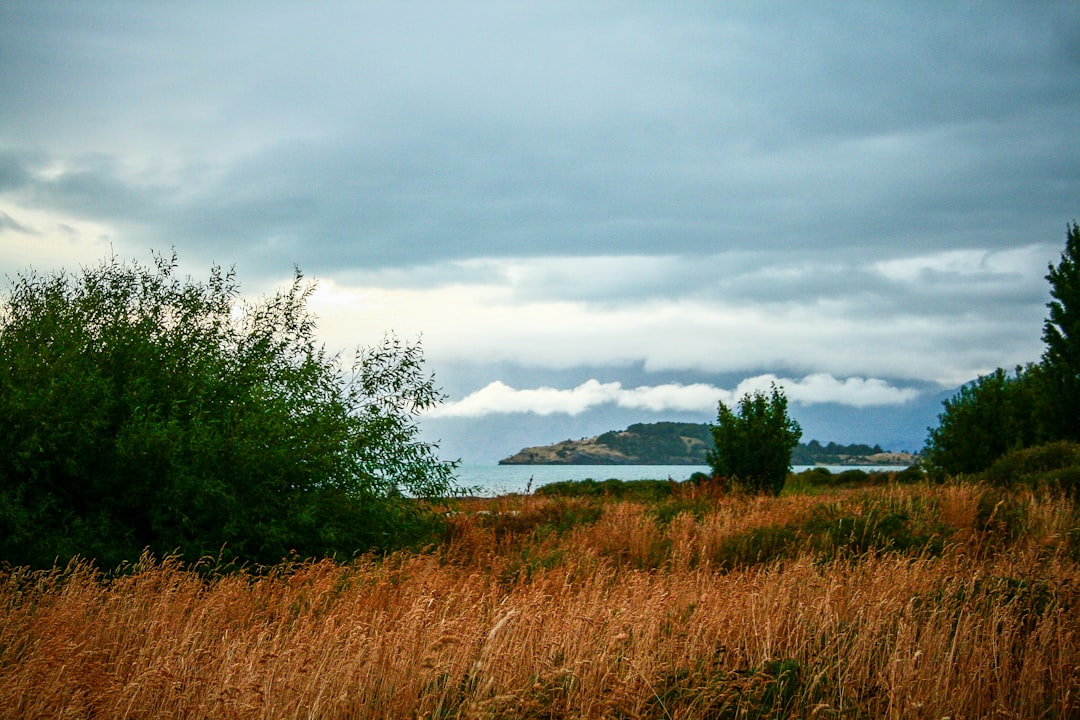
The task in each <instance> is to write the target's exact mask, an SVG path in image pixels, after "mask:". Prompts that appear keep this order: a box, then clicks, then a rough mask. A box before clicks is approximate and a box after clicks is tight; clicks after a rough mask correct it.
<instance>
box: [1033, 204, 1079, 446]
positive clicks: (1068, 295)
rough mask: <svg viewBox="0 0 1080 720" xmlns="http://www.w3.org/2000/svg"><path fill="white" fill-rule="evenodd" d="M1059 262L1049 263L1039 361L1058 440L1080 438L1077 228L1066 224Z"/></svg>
mask: <svg viewBox="0 0 1080 720" xmlns="http://www.w3.org/2000/svg"><path fill="white" fill-rule="evenodd" d="M1065 235H1066V237H1065V250H1064V251H1063V252H1062V253H1061V262H1060V263H1058V265H1057V266H1056V267H1055V266H1053V265H1050V266H1049V271H1050V272H1049V274H1048V275H1047V276H1046V279H1047V280H1048V281H1049V282H1050V296H1051V297H1052V298H1053V299H1052V300H1051V301H1050V302H1049V303H1047V308H1049V311H1050V312H1049V315H1048V316H1047V318H1046V323H1045V325H1044V326H1043V334H1042V337H1043V342H1044V343H1046V350H1045V351H1044V352H1043V356H1042V364H1043V367H1044V369H1045V373H1046V379H1047V383H1048V387H1049V389H1050V396H1049V397H1050V398H1051V399H1052V407H1051V412H1052V422H1053V426H1054V427H1055V428H1056V430H1057V433H1058V437H1059V438H1060V439H1065V440H1072V441H1074V442H1076V441H1080V227H1078V226H1077V224H1076V222H1075V221H1073V223H1072V225H1071V226H1067V229H1066V234H1065Z"/></svg>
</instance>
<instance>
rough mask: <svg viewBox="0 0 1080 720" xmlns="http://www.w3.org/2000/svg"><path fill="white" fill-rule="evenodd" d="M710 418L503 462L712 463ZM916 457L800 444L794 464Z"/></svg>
mask: <svg viewBox="0 0 1080 720" xmlns="http://www.w3.org/2000/svg"><path fill="white" fill-rule="evenodd" d="M710 427H711V426H710V425H708V424H706V423H680V422H658V423H635V424H634V425H631V426H630V427H628V428H626V429H625V430H618V431H616V430H612V431H609V432H606V433H603V434H602V435H597V436H596V437H592V438H584V439H581V440H564V441H562V442H559V443H555V444H553V445H541V446H537V447H527V448H524V449H522V450H521V451H519V452H517V453H515V454H514V455H511V456H510V457H508V458H504V459H502V460H500V461H499V464H500V465H707V464H708V462H707V460H706V455H707V453H708V452H709V450H711V449H712V448H713V439H712V434H711V432H710V430H709V428H710ZM914 460H915V458H914V456H911V455H908V454H906V453H890V452H888V451H884V450H882V449H881V447H880V446H878V445H875V446H872V447H871V446H869V445H837V444H836V443H832V442H830V443H828V444H827V445H822V444H821V443H819V442H818V441H817V440H811V441H810V442H809V443H808V444H800V445H799V446H798V447H796V448H795V451H794V452H793V453H792V458H791V461H792V464H793V465H815V464H817V465H909V464H911V463H912V462H914Z"/></svg>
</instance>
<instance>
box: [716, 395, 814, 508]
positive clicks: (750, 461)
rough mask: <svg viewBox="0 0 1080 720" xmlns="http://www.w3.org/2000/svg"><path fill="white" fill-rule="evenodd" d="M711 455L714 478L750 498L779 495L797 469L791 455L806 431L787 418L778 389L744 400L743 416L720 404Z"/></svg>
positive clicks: (785, 408) (739, 412) (745, 397)
mask: <svg viewBox="0 0 1080 720" xmlns="http://www.w3.org/2000/svg"><path fill="white" fill-rule="evenodd" d="M712 435H713V440H714V441H715V445H716V447H715V448H714V449H713V450H712V451H710V452H709V454H708V462H709V465H711V466H712V470H713V475H714V476H716V477H719V478H727V479H729V480H730V481H731V482H733V483H734V484H735V485H736V486H738V487H739V488H740V489H742V490H743V491H746V492H751V493H767V494H772V495H779V494H780V491H781V490H782V489H783V487H784V481H785V480H786V479H787V474H788V471H789V470H790V469H791V451H792V449H794V447H795V446H796V445H798V443H799V437H800V436H801V435H802V428H800V427H799V423H797V422H795V421H794V420H792V419H791V418H790V417H789V416H788V413H787V398H786V397H785V396H784V393H783V392H782V391H781V390H780V389H779V388H777V387H776V386H775V385H773V386H772V388H771V390H770V391H769V393H768V394H766V393H764V392H761V391H757V392H754V393H749V394H747V395H744V396H743V398H742V399H741V400H740V401H739V403H738V412H736V411H735V410H733V409H731V408H729V407H728V406H727V405H725V404H724V403H720V406H719V408H718V412H717V418H716V425H714V426H713V428H712Z"/></svg>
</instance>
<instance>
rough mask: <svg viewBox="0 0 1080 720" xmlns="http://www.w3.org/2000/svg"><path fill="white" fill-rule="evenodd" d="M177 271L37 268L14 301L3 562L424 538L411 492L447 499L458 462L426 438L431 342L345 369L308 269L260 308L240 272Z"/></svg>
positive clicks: (333, 546)
mask: <svg viewBox="0 0 1080 720" xmlns="http://www.w3.org/2000/svg"><path fill="white" fill-rule="evenodd" d="M176 268H177V261H176V257H175V256H173V257H171V258H163V257H155V262H154V266H153V267H149V268H148V267H143V266H141V265H139V264H135V263H133V264H122V263H120V262H118V261H117V260H116V259H112V260H109V261H106V262H104V263H102V264H101V265H99V266H97V267H93V268H88V269H84V270H82V271H81V273H79V274H70V275H69V274H64V273H59V274H54V275H50V276H41V275H38V274H36V273H34V272H30V273H28V274H24V275H19V276H18V277H17V278H16V279H15V280H14V282H13V286H12V288H11V290H10V292H9V293H8V294H7V296H6V297H4V298H2V299H0V357H2V358H3V362H2V363H0V559H3V560H6V561H8V562H11V563H14V564H29V565H35V566H51V565H52V564H53V563H54V561H55V560H56V559H60V560H61V561H63V560H65V559H66V558H69V557H72V556H74V555H77V554H78V555H82V556H84V557H90V558H94V559H96V560H97V561H98V562H99V563H101V564H102V565H104V566H109V567H111V566H114V565H116V564H118V563H120V562H121V561H124V560H129V561H134V560H137V559H138V558H139V556H140V554H141V553H142V552H143V550H144V548H149V549H150V550H151V551H152V552H154V553H155V554H157V555H159V556H163V555H166V554H170V553H173V552H174V551H175V552H179V554H180V555H181V556H182V557H184V558H187V559H190V560H195V559H198V558H199V557H201V556H203V555H212V556H218V555H220V556H223V559H225V560H229V559H233V558H238V559H242V560H245V561H253V562H258V563H274V562H277V561H279V560H281V559H282V558H283V557H286V556H289V555H291V554H299V555H302V556H323V555H334V554H338V555H351V554H352V553H354V552H356V551H361V550H368V549H372V548H385V547H389V546H392V545H395V544H398V543H401V542H405V541H407V540H408V539H409V538H410V537H412V536H414V535H415V534H416V533H418V532H423V531H425V530H428V529H430V527H431V525H430V520H431V515H429V514H427V513H424V512H423V511H422V508H421V507H420V505H419V504H418V503H417V502H415V501H413V500H410V499H409V497H408V496H410V495H411V496H438V495H445V494H447V493H449V492H451V491H452V489H453V477H452V471H453V465H452V464H450V463H444V462H441V461H439V460H438V459H436V457H435V455H434V452H433V447H432V446H431V445H429V444H426V443H422V442H419V441H418V440H417V439H416V437H417V433H418V428H417V426H416V424H415V418H416V415H417V413H419V412H420V411H421V410H423V409H425V408H428V407H431V406H433V405H434V404H435V403H437V402H438V400H439V399H440V396H439V393H438V392H437V390H435V388H434V387H433V385H432V381H431V379H430V378H429V377H426V376H425V375H424V373H423V372H422V370H421V362H422V359H421V353H420V348H419V346H418V345H408V344H402V343H401V342H399V341H398V340H396V339H394V338H392V337H389V338H387V339H386V340H385V341H384V342H383V344H382V345H380V346H378V347H375V348H370V349H367V350H362V351H358V352H357V354H356V356H355V359H354V361H353V363H352V365H351V368H350V369H349V370H348V371H346V370H345V369H344V368H343V367H342V364H341V362H340V359H339V358H338V357H337V356H330V355H327V354H326V352H325V350H324V349H323V348H322V347H321V346H319V345H318V344H317V343H316V341H315V324H314V320H313V319H312V318H311V317H310V316H309V315H308V314H307V312H306V309H305V308H306V301H307V299H308V297H309V295H310V293H311V292H312V290H313V286H311V285H310V284H306V283H304V282H303V279H302V275H301V274H300V272H299V271H297V272H296V274H295V277H294V279H293V283H292V285H291V286H290V287H289V289H288V290H285V291H283V292H280V293H278V294H276V295H274V296H273V297H271V298H268V299H265V300H263V301H261V302H259V303H254V304H253V303H244V302H241V301H240V300H239V286H238V284H237V282H236V280H235V276H234V274H233V273H232V272H231V271H230V272H222V271H221V269H220V268H217V267H215V268H213V269H212V270H211V273H210V277H209V279H208V280H207V281H206V282H195V281H192V280H191V279H190V278H189V279H186V280H180V279H179V278H177V277H176Z"/></svg>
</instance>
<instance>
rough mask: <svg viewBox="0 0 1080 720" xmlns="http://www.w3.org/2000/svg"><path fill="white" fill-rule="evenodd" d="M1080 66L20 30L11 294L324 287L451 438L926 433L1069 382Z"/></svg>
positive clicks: (1063, 52)
mask: <svg viewBox="0 0 1080 720" xmlns="http://www.w3.org/2000/svg"><path fill="white" fill-rule="evenodd" d="M1077 48H1080V5H1078V4H1077V3H1076V2H1075V0H1046V1H1043V2H1038V3H1017V2H1014V1H1012V0H988V1H987V2H981V3H978V4H977V5H974V4H971V5H964V4H956V3H951V4H944V3H896V2H887V1H886V0H866V1H865V2H860V3H858V4H852V3H850V2H839V1H833V0H828V1H825V2H815V3H805V2H796V1H794V0H791V1H789V2H784V1H780V2H770V3H713V4H709V3H696V4H687V3H674V4H672V3H600V4H593V3H588V4H586V3H581V2H571V1H570V0H544V1H543V2H533V1H531V0H526V1H525V2H514V3H506V2H501V1H496V0H475V1H474V2H469V3H413V2H397V3H385V2H368V1H365V0H361V1H359V2H338V1H337V0H326V1H322V0H316V2H313V3H307V4H304V5H299V4H290V3H273V2H271V3H262V4H258V5H254V4H250V3H194V4H192V3H145V2H135V1H134V0H117V1H116V2H109V3H86V2H64V1H61V2H47V3H45V2H21V3H20V2H7V3H0V98H3V99H4V102H3V112H0V275H5V274H6V275H10V274H13V273H14V272H17V271H18V270H19V269H22V268H26V267H28V266H33V267H35V268H36V269H38V270H51V269H55V268H60V267H67V268H73V267H74V266H77V265H80V264H87V263H93V262H95V261H97V260H99V259H102V258H105V257H109V256H117V257H120V258H135V259H139V260H142V261H147V260H148V259H149V252H150V250H151V249H155V250H158V251H164V252H168V250H169V249H170V248H175V249H176V251H177V252H178V254H179V257H180V260H181V263H182V267H183V269H184V270H185V271H189V272H191V274H193V275H195V276H205V273H206V269H207V267H208V266H209V265H210V264H212V263H217V264H221V265H224V266H230V265H235V266H236V270H237V273H238V277H239V278H240V279H241V280H242V282H243V283H244V289H245V291H247V292H250V293H252V294H259V293H264V292H270V291H272V290H273V289H274V288H275V287H276V286H278V285H280V284H281V283H282V282H287V281H288V279H289V278H290V277H291V271H292V268H293V266H294V265H299V266H300V267H301V268H302V269H303V270H304V271H305V272H306V273H307V274H308V275H309V276H312V277H316V278H318V279H319V281H320V283H321V284H320V289H319V291H318V293H317V294H316V296H315V297H314V298H313V302H312V305H313V310H314V311H315V312H316V314H318V315H319V317H320V332H321V333H322V337H323V338H324V339H325V340H326V342H327V345H328V346H329V347H330V348H331V349H334V350H336V349H338V348H348V347H351V346H354V345H357V344H370V343H373V342H377V341H378V339H379V338H380V337H381V336H382V334H383V332H384V331H386V330H393V331H396V332H398V333H399V334H400V335H402V336H405V337H410V338H412V337H422V338H423V343H424V349H425V354H426V357H427V359H428V361H429V363H430V365H431V366H432V367H433V369H434V370H435V371H436V372H437V373H439V372H440V371H443V369H445V368H452V372H453V373H457V375H456V376H455V377H453V378H452V388H451V391H452V397H453V402H454V404H453V405H451V406H449V407H448V409H447V410H446V411H447V412H449V411H450V408H457V410H456V411H457V412H460V413H463V414H464V413H465V412H466V411H467V410H468V408H470V407H472V408H477V409H476V410H474V411H469V412H477V413H483V412H489V411H490V412H503V410H498V409H497V408H506V409H507V411H509V410H513V409H514V408H521V409H520V410H515V412H529V413H530V414H533V413H538V412H551V413H570V412H579V413H581V414H582V415H579V416H576V417H579V418H580V417H582V416H583V415H586V414H588V413H589V412H590V408H592V409H596V408H609V409H610V408H625V409H634V408H641V409H642V412H646V411H652V410H653V409H656V408H671V409H672V411H673V412H674V411H677V410H679V409H680V408H687V407H698V406H699V405H700V404H701V403H707V404H708V405H709V409H710V410H711V409H712V406H713V405H715V403H716V402H717V401H718V400H720V399H722V398H725V397H727V398H731V397H733V395H731V394H730V393H735V392H737V391H738V389H739V382H740V381H739V380H738V379H739V378H757V377H768V376H769V375H770V374H772V375H775V376H777V377H781V378H786V380H785V382H787V383H789V385H790V386H789V387H788V390H789V393H790V395H791V397H792V399H793V400H796V398H797V400H796V401H797V402H802V403H811V402H818V403H824V402H841V403H848V404H849V405H858V403H867V405H865V407H870V408H873V407H878V408H899V407H904V406H903V405H887V404H886V405H881V404H875V403H882V402H896V401H898V398H901V397H903V393H905V392H907V391H908V390H910V388H914V387H918V388H924V389H925V388H926V387H929V386H930V385H936V386H938V387H953V386H955V385H957V384H959V383H962V382H964V381H967V380H970V379H972V378H973V377H975V376H976V375H978V374H980V373H983V372H987V371H989V370H992V369H993V368H995V367H998V366H1004V367H1010V366H1012V365H1014V364H1017V363H1022V362H1027V361H1031V360H1035V359H1037V358H1038V356H1039V354H1040V352H1041V343H1040V332H1039V331H1040V326H1041V322H1042V319H1043V316H1044V313H1045V307H1044V305H1045V302H1046V300H1047V299H1048V298H1047V287H1046V282H1045V279H1044V277H1043V276H1044V275H1045V272H1046V266H1047V263H1049V262H1053V261H1055V260H1056V258H1057V256H1058V253H1059V250H1060V247H1061V241H1062V239H1063V238H1064V227H1065V223H1067V222H1069V221H1070V220H1073V219H1075V218H1077V216H1078V215H1080V208H1078V206H1077V198H1080V125H1078V118H1080V51H1078V50H1077ZM508 369H509V370H512V371H513V375H507V374H504V371H506V370H508ZM639 371H640V372H639ZM448 374H450V373H449V372H444V375H448ZM553 375H558V376H559V378H558V379H559V381H558V382H555V381H554V380H551V377H552V376H553ZM590 378H593V379H594V380H595V381H596V382H595V383H594V384H590V383H588V382H586V380H588V379H590ZM631 378H633V379H631ZM732 378H735V379H732ZM500 379H501V380H502V381H503V383H504V385H499V384H497V381H499V380H500ZM544 387H548V388H550V389H547V390H545V389H543V388H544ZM514 388H517V389H514ZM724 388H728V389H727V390H724ZM699 390H700V394H699ZM725 393H728V394H726V395H725ZM706 395H712V396H711V397H708V399H707V400H702V399H700V398H702V397H705V396H706ZM818 397H821V398H832V399H830V400H817V399H816V398H818ZM466 401H468V402H466ZM819 407H820V406H819ZM485 408H486V409H485ZM581 408H584V409H581ZM461 417H464V415H462V416H461ZM560 417H575V416H571V415H561V416H560ZM860 422H861V421H860Z"/></svg>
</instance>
